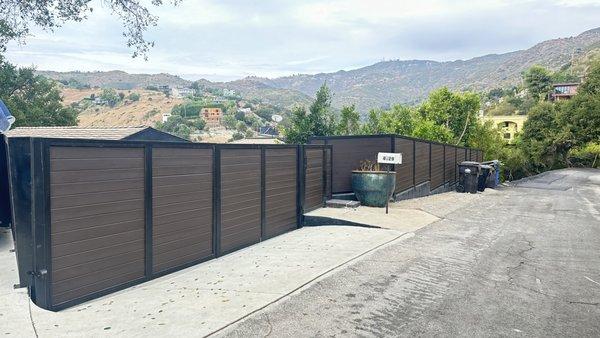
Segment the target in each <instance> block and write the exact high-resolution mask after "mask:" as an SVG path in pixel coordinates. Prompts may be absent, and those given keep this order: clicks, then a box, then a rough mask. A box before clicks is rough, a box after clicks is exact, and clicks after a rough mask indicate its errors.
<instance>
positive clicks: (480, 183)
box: [477, 164, 492, 191]
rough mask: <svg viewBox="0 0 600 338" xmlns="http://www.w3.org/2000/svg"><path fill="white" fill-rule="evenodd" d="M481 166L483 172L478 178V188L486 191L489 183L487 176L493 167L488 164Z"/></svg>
mask: <svg viewBox="0 0 600 338" xmlns="http://www.w3.org/2000/svg"><path fill="white" fill-rule="evenodd" d="M479 168H481V172H480V175H479V177H478V180H477V190H479V191H484V190H485V186H486V183H487V178H488V176H489V175H490V171H491V170H492V167H491V166H489V165H486V164H481V165H479Z"/></svg>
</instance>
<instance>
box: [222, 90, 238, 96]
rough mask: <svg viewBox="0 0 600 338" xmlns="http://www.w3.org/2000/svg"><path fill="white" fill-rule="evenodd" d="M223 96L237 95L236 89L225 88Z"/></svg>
mask: <svg viewBox="0 0 600 338" xmlns="http://www.w3.org/2000/svg"><path fill="white" fill-rule="evenodd" d="M223 96H235V90H233V89H227V88H225V89H223Z"/></svg>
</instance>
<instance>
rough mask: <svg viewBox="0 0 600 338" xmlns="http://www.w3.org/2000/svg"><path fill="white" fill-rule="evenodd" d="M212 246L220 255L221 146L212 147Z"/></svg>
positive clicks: (216, 253)
mask: <svg viewBox="0 0 600 338" xmlns="http://www.w3.org/2000/svg"><path fill="white" fill-rule="evenodd" d="M213 246H214V251H215V257H217V256H220V255H221V148H220V147H219V146H217V145H215V146H214V147H213Z"/></svg>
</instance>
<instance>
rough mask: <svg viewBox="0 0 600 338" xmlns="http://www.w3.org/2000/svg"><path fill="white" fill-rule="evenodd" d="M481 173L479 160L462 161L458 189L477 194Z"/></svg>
mask: <svg viewBox="0 0 600 338" xmlns="http://www.w3.org/2000/svg"><path fill="white" fill-rule="evenodd" d="M479 173H480V168H479V163H478V162H471V161H465V162H461V163H460V164H459V165H458V184H457V185H456V191H458V192H469V193H471V194H476V193H477V183H478V182H477V178H478V177H479Z"/></svg>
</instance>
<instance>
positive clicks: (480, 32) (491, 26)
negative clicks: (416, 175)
mask: <svg viewBox="0 0 600 338" xmlns="http://www.w3.org/2000/svg"><path fill="white" fill-rule="evenodd" d="M93 7H94V12H93V14H91V15H90V17H89V20H88V21H85V22H83V23H69V24H67V25H65V26H63V27H61V28H58V29H57V30H56V31H55V32H53V33H48V32H42V31H37V30H36V31H34V34H35V35H34V36H33V37H31V38H29V39H28V40H27V43H26V44H25V45H22V46H19V45H16V44H13V45H11V46H10V47H9V51H8V52H7V57H8V59H9V60H10V61H11V62H13V63H17V64H19V65H35V66H36V67H37V68H38V69H41V70H56V71H70V70H82V71H94V70H114V69H120V70H125V71H127V72H135V73H160V72H167V73H172V74H178V75H181V76H183V77H184V78H188V79H198V78H201V77H204V78H207V79H210V80H231V79H236V78H241V77H245V76H251V75H254V76H266V77H276V76H282V75H289V74H296V73H318V72H332V71H337V70H340V69H345V70H348V69H353V68H359V67H362V66H366V65H369V64H373V63H375V62H378V61H381V60H390V59H401V60H404V59H429V60H437V61H449V60H456V59H468V58H472V57H475V56H480V55H484V54H490V53H504V52H508V51H513V50H517V49H524V48H528V47H530V46H532V45H533V44H535V43H537V42H540V41H543V40H547V39H552V38H558V37H569V36H574V35H577V34H579V33H581V32H583V31H585V30H588V29H592V28H596V27H600V0H543V1H538V0H477V1H474V0H418V1H404V0H330V1H317V0H256V1H253V0H183V2H182V3H181V4H180V5H179V6H177V7H172V6H163V7H160V8H152V12H153V13H154V14H156V15H158V16H159V18H160V19H159V22H158V26H157V27H154V28H152V29H151V30H150V31H149V32H148V33H147V35H146V36H147V38H148V39H149V40H153V41H155V47H154V48H153V49H152V50H151V51H150V54H149V59H148V61H144V60H143V59H142V58H138V59H132V58H131V50H128V49H127V47H126V46H125V41H124V38H123V37H122V35H121V32H122V27H121V24H120V22H119V21H118V19H117V18H116V17H112V16H111V15H110V11H109V10H108V9H107V8H106V5H103V3H102V1H95V2H93Z"/></svg>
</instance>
